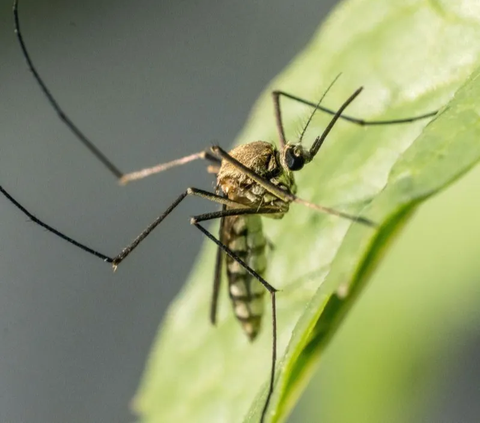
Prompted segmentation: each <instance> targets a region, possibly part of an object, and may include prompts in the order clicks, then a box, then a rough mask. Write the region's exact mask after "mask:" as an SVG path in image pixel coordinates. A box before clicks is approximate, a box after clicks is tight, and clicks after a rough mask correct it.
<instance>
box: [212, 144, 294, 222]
mask: <svg viewBox="0 0 480 423" xmlns="http://www.w3.org/2000/svg"><path fill="white" fill-rule="evenodd" d="M229 154H230V156H232V157H234V158H235V159H237V160H238V161H239V162H240V163H242V164H243V165H245V166H246V167H248V168H250V169H252V170H253V171H254V172H255V173H256V174H257V175H259V176H261V177H262V178H265V179H267V180H268V181H270V182H271V183H273V184H274V185H276V186H278V187H279V188H282V189H284V190H286V191H287V192H290V193H295V191H296V187H295V182H294V179H293V175H292V172H290V171H289V170H288V169H286V168H285V167H284V166H283V165H282V163H281V159H280V154H279V153H278V151H277V149H276V148H275V147H274V146H273V145H272V144H270V143H268V142H264V141H255V142H252V143H249V144H244V145H240V146H238V147H236V148H234V149H233V150H231V151H230V152H229ZM217 186H218V187H219V188H220V189H221V190H222V192H223V193H224V194H225V195H226V196H227V197H228V198H229V199H230V200H233V201H236V202H238V203H241V204H243V205H246V206H250V207H261V206H276V207H278V208H279V209H280V210H281V212H282V213H281V214H283V213H285V212H287V211H288V203H286V202H285V201H282V200H280V199H278V197H276V196H275V195H273V194H271V193H270V192H268V190H267V189H266V188H264V187H263V186H261V185H259V184H258V183H257V182H255V181H253V180H252V179H251V178H249V177H248V176H247V175H245V174H244V173H243V172H242V171H241V170H239V169H237V168H236V167H235V166H234V165H233V164H231V163H228V162H227V161H225V160H223V161H222V165H221V167H220V170H219V172H218V175H217ZM271 217H274V216H271ZM276 217H281V216H276Z"/></svg>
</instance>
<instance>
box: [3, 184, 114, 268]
mask: <svg viewBox="0 0 480 423" xmlns="http://www.w3.org/2000/svg"><path fill="white" fill-rule="evenodd" d="M0 192H1V193H2V194H3V195H4V196H5V197H7V199H8V200H10V202H11V203H12V204H13V205H14V206H15V207H17V208H18V209H19V210H20V211H21V212H22V213H23V214H25V215H26V216H28V218H29V219H30V220H31V221H32V222H34V223H36V224H37V225H39V226H41V227H42V228H44V229H46V230H47V231H48V232H51V233H53V234H55V235H56V236H58V237H60V238H62V239H63V240H65V241H67V242H69V243H70V244H73V245H75V246H76V247H78V248H80V249H81V250H83V251H86V252H87V253H89V254H92V255H94V256H95V257H98V258H100V259H102V260H103V261H106V262H107V263H112V262H113V258H111V257H109V256H107V255H105V254H102V253H100V252H98V251H96V250H94V249H92V248H90V247H87V246H86V245H85V244H82V243H80V242H78V241H75V240H74V239H73V238H70V237H69V236H67V235H65V234H64V233H62V232H60V231H59V230H58V229H55V228H54V227H52V226H50V225H48V224H46V223H45V222H43V221H41V220H40V219H38V218H37V217H36V216H34V215H33V214H32V213H30V212H29V211H28V210H27V209H26V208H25V207H23V206H22V205H21V204H20V203H19V202H18V201H17V200H15V198H13V197H12V196H11V195H10V194H9V193H8V192H7V191H6V190H5V188H3V187H2V186H0Z"/></svg>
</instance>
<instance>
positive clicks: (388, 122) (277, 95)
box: [272, 90, 438, 126]
mask: <svg viewBox="0 0 480 423" xmlns="http://www.w3.org/2000/svg"><path fill="white" fill-rule="evenodd" d="M272 95H273V98H274V102H275V103H276V104H280V96H283V97H286V98H289V99H291V100H295V101H298V102H299V103H303V104H305V105H307V106H311V107H314V108H316V109H318V110H321V111H322V112H325V113H328V114H330V115H334V114H335V113H336V112H335V111H334V110H331V109H328V108H327V107H324V106H321V105H320V104H316V103H314V102H311V101H308V100H304V99H303V98H300V97H297V96H295V95H293V94H289V93H286V92H285V91H278V90H277V91H273V93H272ZM278 107H279V106H278ZM437 113H438V110H435V111H433V112H429V113H425V114H423V115H418V116H413V117H408V118H402V119H390V120H364V119H358V118H355V117H352V116H347V115H341V116H340V119H343V120H346V121H348V122H352V123H355V124H357V125H361V126H367V125H393V124H401V123H411V122H416V121H417V120H422V119H427V118H430V117H433V116H435V115H436V114H437ZM277 121H278V119H277Z"/></svg>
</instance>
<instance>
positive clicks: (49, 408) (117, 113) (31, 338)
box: [0, 0, 336, 423]
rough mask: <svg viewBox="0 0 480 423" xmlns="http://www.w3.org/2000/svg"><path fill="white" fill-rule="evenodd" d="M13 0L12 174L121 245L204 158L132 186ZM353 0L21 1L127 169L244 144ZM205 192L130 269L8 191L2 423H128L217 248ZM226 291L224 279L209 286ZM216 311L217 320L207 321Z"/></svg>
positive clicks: (2, 97)
mask: <svg viewBox="0 0 480 423" xmlns="http://www.w3.org/2000/svg"><path fill="white" fill-rule="evenodd" d="M11 3H12V1H11V0H1V1H0V58H1V65H0V128H1V132H0V149H1V150H0V151H1V153H0V181H1V184H2V185H3V186H4V187H5V188H6V189H8V190H10V191H11V192H12V193H13V194H14V195H15V196H16V197H17V198H18V200H19V201H21V202H23V203H24V205H25V206H26V207H28V208H30V209H31V211H32V212H34V213H35V214H36V215H37V216H38V217H40V218H42V219H44V220H45V221H47V222H49V223H51V224H52V225H54V226H56V227H58V228H59V229H60V230H62V231H64V232H65V233H67V234H69V235H70V236H72V237H75V238H77V239H78V240H80V241H83V242H85V243H87V244H89V245H91V246H92V247H93V248H97V249H99V250H100V251H103V252H105V253H106V254H109V255H114V254H116V253H117V252H118V251H119V250H120V249H121V248H122V247H123V246H125V244H126V243H128V242H129V241H130V240H131V239H132V238H133V237H134V236H136V235H137V234H138V232H139V231H140V230H141V229H143V228H144V227H145V226H146V225H147V224H148V223H149V222H150V221H151V220H152V219H153V218H154V217H156V216H157V215H158V214H159V213H160V212H161V211H163V210H164V209H165V208H166V207H167V206H168V205H169V204H170V203H171V201H172V200H173V199H174V198H175V197H176V196H177V195H178V194H179V193H180V192H181V191H182V190H184V189H185V188H186V187H187V186H191V185H194V186H197V187H203V188H207V189H208V188H210V187H211V183H212V179H211V176H209V175H207V174H206V173H205V171H204V165H203V164H202V163H195V164H192V165H190V166H187V167H184V168H181V169H175V170H172V171H170V172H169V173H168V174H164V175H162V176H161V177H154V178H151V179H148V180H145V181H143V182H140V183H136V184H132V185H131V186H128V187H126V188H120V187H118V186H117V184H116V181H115V180H114V178H113V177H112V176H111V175H110V174H109V173H108V172H107V171H106V170H105V169H104V168H103V167H102V165H101V164H100V163H98V162H97V161H96V160H95V159H94V158H93V157H92V156H91V155H90V154H89V152H88V151H86V150H85V148H84V147H83V146H81V145H80V144H79V143H78V142H77V140H76V139H75V138H74V137H73V135H72V134H71V133H70V132H69V131H68V130H67V129H66V128H65V127H64V126H63V125H62V124H61V123H60V121H59V120H58V118H57V116H56V115H55V114H54V113H53V111H52V109H51V107H50V106H49V105H48V104H47V103H46V101H45V99H44V97H43V96H42V95H41V93H40V91H39V88H38V86H37V85H36V83H35V82H34V80H33V78H32V76H31V75H30V73H29V71H28V70H27V67H26V64H25V62H24V60H23V58H22V56H21V54H20V50H19V47H18V45H17V42H16V39H15V37H14V34H13V23H12V22H13V18H12V15H11V6H12V5H11ZM335 3H336V1H335V0H328V1H327V0H322V1H318V0H317V1H315V0H301V1H288V0H285V1H284V0H261V1H243V0H242V1H228V2H225V1H220V0H217V1H211V0H209V1H205V0H204V1H194V0H183V1H180V0H168V1H165V0H164V1H158V0H135V1H133V0H130V1H127V0H115V1H112V0H96V1H88V0H84V1H82V2H79V1H74V0H63V1H52V0H50V1H48V0H35V1H33V0H21V4H20V13H21V20H22V28H23V33H24V37H25V40H26V42H27V44H28V47H29V49H30V52H31V55H32V57H33V60H34V62H35V63H36V65H37V66H38V69H39V71H40V72H41V74H42V75H43V76H44V78H45V80H46V82H47V84H48V85H49V87H50V88H51V90H52V92H53V93H54V95H55V96H56V98H57V100H58V101H59V102H60V104H61V105H62V106H63V108H64V109H65V111H66V112H67V113H68V114H69V115H70V116H71V117H72V119H73V120H74V121H75V122H76V123H77V124H78V126H79V127H80V128H82V129H83V130H84V131H85V133H86V134H87V135H88V136H90V137H91V138H92V139H93V140H94V141H95V143H96V144H97V145H98V147H100V148H101V149H102V150H103V151H104V152H106V153H107V154H108V155H109V157H110V158H111V159H112V160H113V161H114V162H115V163H116V164H117V165H118V166H119V167H120V169H122V170H123V171H130V170H136V169H138V168H141V167H144V166H147V165H153V164H155V163H157V162H160V161H167V160H171V159H174V158H177V157H179V156H182V155H184V154H188V153H193V152H196V151H200V150H202V149H203V148H204V147H205V146H208V145H210V144H211V143H212V142H218V143H220V144H221V145H223V146H225V147H228V146H229V145H230V144H231V143H232V140H233V139H234V137H235V136H236V134H237V132H238V131H239V130H240V128H241V127H242V125H243V123H244V121H245V119H246V117H247V115H248V112H249V109H250V107H251V105H252V103H253V101H254V100H255V99H256V97H257V96H258V94H259V92H260V91H261V90H262V89H263V88H264V87H265V85H266V84H267V82H268V81H269V80H270V79H271V78H272V77H273V76H275V75H276V74H277V73H278V72H279V71H280V70H281V69H282V68H283V67H284V66H285V65H287V64H288V62H289V61H290V60H291V59H292V58H293V56H294V55H295V54H296V53H297V52H298V51H299V50H300V49H301V48H302V47H303V46H304V45H305V43H306V42H307V41H308V40H309V38H310V37H311V35H312V33H313V31H314V30H315V28H316V27H317V25H318V23H319V22H320V21H321V20H322V19H323V17H324V16H325V14H326V13H327V12H328V11H329V10H330V9H331V8H332V7H333V5H334V4H335ZM206 210H211V207H209V205H208V204H205V202H202V201H201V200H195V199H190V200H187V201H186V203H185V204H184V205H182V206H181V207H180V208H179V209H178V211H177V213H175V214H174V215H172V216H171V217H169V219H168V221H167V222H165V224H164V225H162V227H161V228H159V229H158V230H157V231H156V232H155V234H153V235H152V236H151V237H150V238H149V239H148V241H146V242H145V243H144V244H143V245H142V247H141V248H139V249H138V250H137V251H136V252H135V254H133V255H132V256H131V257H130V258H129V259H128V260H127V261H126V262H125V263H124V264H122V266H121V267H120V268H119V270H118V271H117V273H116V274H113V273H112V271H111V269H110V267H109V266H108V265H106V264H105V263H103V262H102V261H100V260H98V259H96V258H94V257H91V256H89V255H88V254H85V253H83V252H82V251H80V250H77V249H76V248H74V247H72V246H70V245H67V244H65V243H64V242H62V241H61V240H59V239H57V238H56V237H54V236H52V235H51V234H49V233H46V232H44V231H43V230H42V229H41V228H39V227H37V226H35V225H33V224H30V223H27V222H26V218H25V216H23V215H22V214H20V213H19V212H18V211H17V210H16V209H14V208H13V207H12V206H11V205H10V204H9V203H8V202H7V201H6V200H5V199H0V213H1V216H0V222H1V224H0V268H1V273H0V274H1V278H0V322H1V323H0V422H2V423H3V422H9V423H16V422H37V423H41V422H49V423H51V422H69V423H74V422H82V423H85V422H128V421H132V419H133V418H132V416H131V415H130V413H129V410H128V403H129V401H130V399H131V398H132V396H133V394H134V392H135V389H136V387H137V383H138V381H139V377H140V375H141V372H142V369H143V365H144V361H145V358H146V357H147V354H148V352H149V349H150V346H151V343H152V341H153V339H154V335H155V333H156V331H157V327H158V325H159V322H160V321H161V319H162V316H163V314H164V312H165V310H166V307H167V306H168V304H169V303H170V301H171V300H172V298H173V297H174V295H175V294H176V293H177V292H178V290H179V289H180V288H181V286H182V284H183V282H184V280H185V279H186V277H187V275H188V272H189V269H190V268H191V265H192V263H193V261H194V259H195V255H196V253H197V250H198V248H199V246H200V243H201V242H202V241H203V239H202V236H201V234H199V233H198V231H195V230H193V229H192V228H190V227H189V224H188V217H189V216H190V215H191V214H195V213H198V212H203V211H206ZM205 289H210V281H205ZM205 318H206V319H207V316H205Z"/></svg>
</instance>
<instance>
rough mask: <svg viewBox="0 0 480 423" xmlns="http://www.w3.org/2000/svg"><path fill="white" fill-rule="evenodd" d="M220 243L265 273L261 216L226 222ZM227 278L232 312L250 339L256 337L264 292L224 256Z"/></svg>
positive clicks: (239, 218)
mask: <svg viewBox="0 0 480 423" xmlns="http://www.w3.org/2000/svg"><path fill="white" fill-rule="evenodd" d="M222 238H223V241H224V242H225V244H226V245H227V246H228V248H230V249H231V250H232V251H233V252H234V253H235V254H236V255H238V257H240V259H241V260H243V261H244V262H245V263H246V264H247V265H249V266H250V267H251V268H252V269H253V270H255V272H257V273H258V274H259V275H260V276H262V275H263V274H264V272H265V269H266V258H265V245H266V240H265V237H264V235H263V231H262V220H261V218H260V216H255V215H244V216H235V217H227V218H225V226H224V233H223V237H222ZM227 275H228V287H229V294H230V299H231V300H232V305H233V311H234V313H235V316H236V317H237V319H238V320H239V321H240V323H241V325H242V327H243V330H244V331H245V333H246V334H247V336H248V337H249V338H250V340H253V339H255V337H256V336H257V334H258V332H259V330H260V325H261V321H262V315H263V305H264V301H263V296H264V295H265V288H264V287H263V285H262V284H261V283H260V282H259V281H258V280H257V279H255V278H254V277H253V276H251V275H250V274H249V273H248V272H247V270H246V269H245V268H244V267H243V266H241V265H240V264H239V263H238V262H236V261H235V260H233V259H232V258H231V257H229V256H227Z"/></svg>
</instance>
